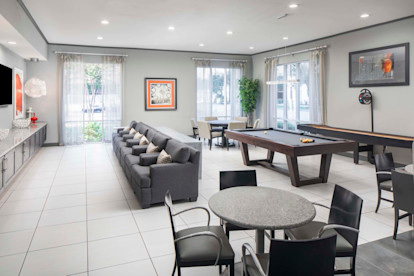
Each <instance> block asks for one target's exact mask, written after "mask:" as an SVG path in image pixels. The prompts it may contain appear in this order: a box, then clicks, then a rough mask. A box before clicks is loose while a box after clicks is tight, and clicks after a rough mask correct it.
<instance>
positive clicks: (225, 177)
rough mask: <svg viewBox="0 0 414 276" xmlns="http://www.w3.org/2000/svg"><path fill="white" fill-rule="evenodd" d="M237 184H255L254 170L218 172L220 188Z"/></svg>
mask: <svg viewBox="0 0 414 276" xmlns="http://www.w3.org/2000/svg"><path fill="white" fill-rule="evenodd" d="M239 186H257V178H256V170H246V171H221V172H220V190H224V189H227V188H232V187H239Z"/></svg>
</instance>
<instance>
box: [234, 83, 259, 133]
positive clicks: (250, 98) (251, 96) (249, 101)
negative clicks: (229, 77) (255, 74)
mask: <svg viewBox="0 0 414 276" xmlns="http://www.w3.org/2000/svg"><path fill="white" fill-rule="evenodd" d="M239 85H240V100H241V105H242V109H243V111H244V112H245V113H246V114H247V118H248V125H249V126H252V124H253V122H252V121H253V112H254V111H255V110H256V104H257V99H258V98H259V80H257V79H256V80H253V79H248V78H246V77H242V78H241V79H240V80H239Z"/></svg>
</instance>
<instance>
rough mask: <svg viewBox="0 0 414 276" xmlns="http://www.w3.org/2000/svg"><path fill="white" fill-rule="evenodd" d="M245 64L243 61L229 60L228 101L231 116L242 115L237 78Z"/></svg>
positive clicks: (241, 74)
mask: <svg viewBox="0 0 414 276" xmlns="http://www.w3.org/2000/svg"><path fill="white" fill-rule="evenodd" d="M245 67H246V64H245V63H244V62H238V61H233V62H230V82H229V83H230V87H229V89H230V101H231V118H234V117H240V116H241V115H242V107H241V98H240V84H239V80H240V79H241V78H242V77H243V76H244V71H245Z"/></svg>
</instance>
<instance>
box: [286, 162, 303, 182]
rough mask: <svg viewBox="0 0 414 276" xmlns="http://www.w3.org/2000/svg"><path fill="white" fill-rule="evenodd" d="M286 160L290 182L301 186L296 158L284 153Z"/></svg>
mask: <svg viewBox="0 0 414 276" xmlns="http://www.w3.org/2000/svg"><path fill="white" fill-rule="evenodd" d="M286 161H287V165H288V169H289V175H290V182H291V183H292V185H293V186H295V187H299V186H302V185H301V182H300V176H299V166H298V158H297V157H293V156H289V155H286Z"/></svg>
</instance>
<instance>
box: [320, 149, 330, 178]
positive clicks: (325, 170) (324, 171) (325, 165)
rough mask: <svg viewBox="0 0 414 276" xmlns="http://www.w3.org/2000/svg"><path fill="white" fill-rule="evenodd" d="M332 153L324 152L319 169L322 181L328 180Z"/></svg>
mask: <svg viewBox="0 0 414 276" xmlns="http://www.w3.org/2000/svg"><path fill="white" fill-rule="evenodd" d="M331 160H332V153H328V154H322V157H321V168H320V169H319V177H320V178H322V183H326V182H328V176H329V168H330V167H331Z"/></svg>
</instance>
